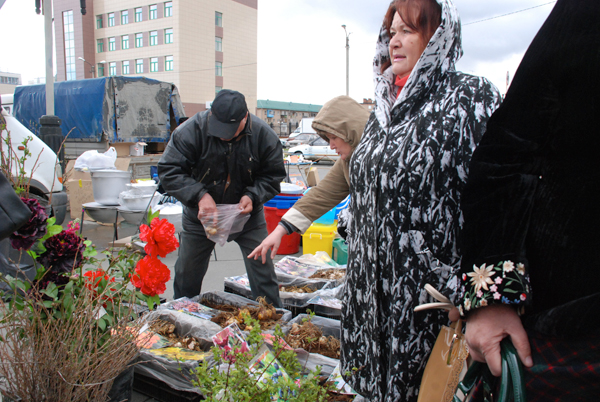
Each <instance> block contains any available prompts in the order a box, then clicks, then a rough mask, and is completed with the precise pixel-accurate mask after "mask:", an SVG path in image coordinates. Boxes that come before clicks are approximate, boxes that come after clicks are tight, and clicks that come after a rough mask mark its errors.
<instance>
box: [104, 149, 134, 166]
mask: <svg viewBox="0 0 600 402" xmlns="http://www.w3.org/2000/svg"><path fill="white" fill-rule="evenodd" d="M131 145H134V143H133V142H116V143H114V144H109V147H113V148H115V150H116V151H117V158H118V157H122V156H129V147H130V146H131ZM117 169H119V168H117ZM119 170H121V169H119Z"/></svg>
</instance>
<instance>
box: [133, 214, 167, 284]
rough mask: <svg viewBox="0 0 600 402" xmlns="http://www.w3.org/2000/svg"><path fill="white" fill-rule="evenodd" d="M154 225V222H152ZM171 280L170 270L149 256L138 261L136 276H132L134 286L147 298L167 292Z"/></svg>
mask: <svg viewBox="0 0 600 402" xmlns="http://www.w3.org/2000/svg"><path fill="white" fill-rule="evenodd" d="M155 220H156V219H155ZM152 224H153V225H154V221H152ZM171 226H173V225H171ZM169 279H171V271H169V268H168V267H167V266H166V265H165V264H163V263H162V262H161V261H160V260H159V259H158V258H156V257H153V256H151V255H147V256H145V257H144V258H142V259H141V260H140V261H138V263H137V266H136V267H135V274H134V275H132V276H131V281H132V282H133V284H134V286H135V287H137V288H139V289H140V290H141V292H142V293H143V294H145V295H146V296H156V295H159V294H162V293H164V292H165V290H167V286H166V285H165V284H166V283H167V281H168V280H169Z"/></svg>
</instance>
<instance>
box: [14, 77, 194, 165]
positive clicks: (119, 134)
mask: <svg viewBox="0 0 600 402" xmlns="http://www.w3.org/2000/svg"><path fill="white" fill-rule="evenodd" d="M54 105H55V106H54V109H55V113H54V114H55V115H56V116H57V117H59V118H60V120H61V129H62V134H63V136H66V137H67V140H66V142H65V157H66V158H67V159H72V158H76V157H77V156H78V155H79V154H81V153H82V152H83V151H85V150H89V149H97V150H99V151H102V150H105V149H107V148H108V146H109V145H112V144H117V143H147V144H148V145H151V144H153V143H164V144H166V142H168V140H169V138H170V136H171V133H172V132H173V130H174V129H175V128H176V127H177V125H178V123H179V121H180V119H181V118H183V117H185V111H184V109H183V104H182V102H181V98H180V97H179V92H178V90H177V87H176V86H175V85H174V84H172V83H168V82H163V81H158V80H153V79H149V78H145V77H124V76H111V77H102V78H93V79H85V80H72V81H62V82H56V83H54ZM13 115H14V116H15V117H16V118H17V120H19V121H20V122H21V123H22V124H23V125H24V126H25V127H27V128H29V129H30V130H31V131H32V132H33V133H34V134H36V135H38V136H39V134H40V133H39V129H40V124H39V119H40V117H42V116H44V115H46V87H45V85H23V86H18V87H17V88H16V89H15V93H14V105H13Z"/></svg>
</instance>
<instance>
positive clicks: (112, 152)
mask: <svg viewBox="0 0 600 402" xmlns="http://www.w3.org/2000/svg"><path fill="white" fill-rule="evenodd" d="M116 160H117V150H116V149H115V148H114V147H110V148H108V151H106V152H104V153H102V154H101V153H99V152H98V151H96V150H95V149H94V150H91V151H85V152H84V153H82V154H81V155H80V156H79V157H78V158H77V160H76V161H75V166H74V167H73V168H74V169H75V170H79V171H86V170H102V169H114V168H115V161H116Z"/></svg>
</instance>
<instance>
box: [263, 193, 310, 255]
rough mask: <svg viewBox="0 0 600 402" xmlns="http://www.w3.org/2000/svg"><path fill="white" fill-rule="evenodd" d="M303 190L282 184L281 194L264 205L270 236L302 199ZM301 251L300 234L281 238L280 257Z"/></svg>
mask: <svg viewBox="0 0 600 402" xmlns="http://www.w3.org/2000/svg"><path fill="white" fill-rule="evenodd" d="M302 192H303V189H302V187H300V186H296V185H294V184H289V183H282V184H281V193H280V194H279V195H276V196H275V197H273V199H271V200H270V201H267V202H266V203H265V205H264V209H265V220H266V221H267V231H268V232H269V234H270V233H271V232H273V231H274V230H275V228H276V227H277V225H278V224H279V221H280V220H281V217H282V216H283V215H285V213H286V212H287V211H289V209H290V208H291V207H292V206H294V204H295V203H296V201H298V200H299V199H300V198H301V197H302ZM299 250H300V234H299V233H295V232H294V233H291V234H289V235H285V236H283V237H282V238H281V244H280V246H279V250H277V254H278V255H287V254H295V253H297V252H298V251H299Z"/></svg>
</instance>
